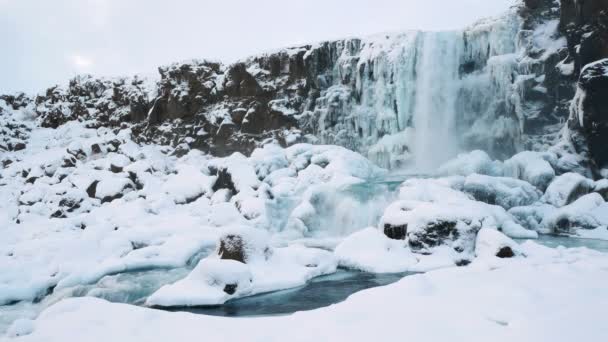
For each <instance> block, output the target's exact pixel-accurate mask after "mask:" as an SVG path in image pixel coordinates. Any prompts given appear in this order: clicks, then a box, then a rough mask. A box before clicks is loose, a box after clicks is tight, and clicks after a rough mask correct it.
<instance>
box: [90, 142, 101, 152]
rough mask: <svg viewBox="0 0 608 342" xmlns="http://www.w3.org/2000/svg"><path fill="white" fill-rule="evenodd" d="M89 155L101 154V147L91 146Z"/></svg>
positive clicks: (97, 145)
mask: <svg viewBox="0 0 608 342" xmlns="http://www.w3.org/2000/svg"><path fill="white" fill-rule="evenodd" d="M91 153H93V154H99V153H101V147H100V146H99V144H93V145H91Z"/></svg>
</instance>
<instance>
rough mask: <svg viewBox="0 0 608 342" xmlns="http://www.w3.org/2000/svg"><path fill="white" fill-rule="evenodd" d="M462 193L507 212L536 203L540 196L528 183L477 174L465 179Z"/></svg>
mask: <svg viewBox="0 0 608 342" xmlns="http://www.w3.org/2000/svg"><path fill="white" fill-rule="evenodd" d="M463 191H464V192H465V193H468V194H470V195H471V196H473V197H474V198H475V199H476V200H478V201H481V202H484V203H488V204H496V205H499V206H501V207H503V208H505V209H507V210H508V209H510V208H512V207H517V206H525V205H530V204H532V203H534V202H536V201H538V199H539V198H540V196H541V192H540V191H539V190H538V189H536V188H535V187H534V186H532V185H531V184H530V183H528V182H525V181H521V180H518V179H513V178H507V177H491V176H484V175H478V174H473V175H470V176H468V177H467V178H466V180H465V182H464V185H463Z"/></svg>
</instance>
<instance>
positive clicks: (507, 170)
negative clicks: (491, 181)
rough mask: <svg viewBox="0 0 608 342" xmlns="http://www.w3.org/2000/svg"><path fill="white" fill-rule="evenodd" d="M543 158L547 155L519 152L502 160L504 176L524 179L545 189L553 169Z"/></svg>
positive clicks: (552, 174) (553, 174)
mask: <svg viewBox="0 0 608 342" xmlns="http://www.w3.org/2000/svg"><path fill="white" fill-rule="evenodd" d="M545 158H547V155H546V154H543V153H539V152H532V151H524V152H520V153H518V154H516V155H514V156H513V157H511V158H510V159H508V160H506V161H505V162H504V176H506V177H512V178H518V179H521V180H524V181H526V182H528V183H530V184H532V185H534V186H536V187H537V188H539V189H540V190H545V189H546V188H547V186H548V185H549V183H551V181H552V180H553V178H554V177H555V170H553V168H552V167H551V164H550V163H549V162H548V161H547V160H546V159H545Z"/></svg>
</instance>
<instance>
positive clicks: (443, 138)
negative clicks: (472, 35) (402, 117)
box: [413, 32, 462, 171]
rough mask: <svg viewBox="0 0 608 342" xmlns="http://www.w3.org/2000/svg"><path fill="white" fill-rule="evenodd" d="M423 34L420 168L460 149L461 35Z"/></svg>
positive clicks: (417, 124)
mask: <svg viewBox="0 0 608 342" xmlns="http://www.w3.org/2000/svg"><path fill="white" fill-rule="evenodd" d="M422 36H423V37H422V39H421V40H420V42H421V43H420V45H421V46H419V47H417V50H418V51H419V58H418V63H417V65H416V75H417V79H416V85H415V87H416V97H415V110H414V113H413V127H414V130H415V133H414V134H415V139H414V144H413V155H414V167H415V168H416V169H417V170H418V171H431V170H432V169H434V168H436V167H438V166H439V165H440V164H441V162H444V161H445V160H447V159H449V158H450V157H453V156H455V154H456V153H457V152H458V140H457V139H456V135H455V126H454V124H455V120H456V97H457V95H458V88H459V83H458V81H459V67H460V56H461V53H462V35H461V34H459V33H458V32H428V33H424V34H423V35H422Z"/></svg>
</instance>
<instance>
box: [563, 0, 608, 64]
mask: <svg viewBox="0 0 608 342" xmlns="http://www.w3.org/2000/svg"><path fill="white" fill-rule="evenodd" d="M560 29H561V31H562V32H563V33H564V34H565V35H566V37H567V38H568V50H569V55H570V58H572V59H573V60H574V62H575V69H576V74H578V73H579V72H580V71H581V70H582V68H583V67H584V66H585V65H587V64H589V63H591V62H594V61H597V60H599V59H602V58H607V57H608V0H585V1H576V0H561V16H560Z"/></svg>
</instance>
